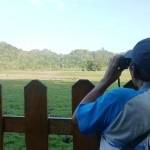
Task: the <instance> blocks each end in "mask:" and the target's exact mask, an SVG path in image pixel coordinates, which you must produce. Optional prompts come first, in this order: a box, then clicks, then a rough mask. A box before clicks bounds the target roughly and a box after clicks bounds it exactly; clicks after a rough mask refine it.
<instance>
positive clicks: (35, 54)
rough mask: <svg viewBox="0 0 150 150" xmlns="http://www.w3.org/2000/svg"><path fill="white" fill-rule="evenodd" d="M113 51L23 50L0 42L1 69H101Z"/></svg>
mask: <svg viewBox="0 0 150 150" xmlns="http://www.w3.org/2000/svg"><path fill="white" fill-rule="evenodd" d="M112 56H113V53H111V52H109V51H106V50H105V49H101V50H97V51H92V52H91V51H88V50H86V49H77V50H73V51H72V52H71V53H69V54H57V53H54V52H52V51H51V50H49V49H43V50H38V49H34V50H31V51H23V50H22V49H18V48H16V47H14V46H12V45H10V44H8V43H5V42H0V70H93V71H95V70H101V68H102V67H104V66H106V65H107V63H108V60H109V59H110V57H112Z"/></svg>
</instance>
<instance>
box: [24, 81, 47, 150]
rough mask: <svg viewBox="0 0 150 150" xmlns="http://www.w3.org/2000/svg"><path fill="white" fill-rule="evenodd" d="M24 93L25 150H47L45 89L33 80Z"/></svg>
mask: <svg viewBox="0 0 150 150" xmlns="http://www.w3.org/2000/svg"><path fill="white" fill-rule="evenodd" d="M24 93H25V118H26V146H27V150H48V117H47V89H46V87H45V86H44V85H43V84H41V83H40V82H39V81H36V80H34V81H31V82H30V83H29V84H28V85H27V86H26V87H25V91H24Z"/></svg>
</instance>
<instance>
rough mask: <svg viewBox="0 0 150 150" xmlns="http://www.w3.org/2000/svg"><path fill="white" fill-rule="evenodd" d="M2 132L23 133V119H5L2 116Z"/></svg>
mask: <svg viewBox="0 0 150 150" xmlns="http://www.w3.org/2000/svg"><path fill="white" fill-rule="evenodd" d="M3 119H4V121H3V122H4V126H3V127H4V132H25V118H24V117H7V116H4V117H3Z"/></svg>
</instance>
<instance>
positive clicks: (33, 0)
mask: <svg viewBox="0 0 150 150" xmlns="http://www.w3.org/2000/svg"><path fill="white" fill-rule="evenodd" d="M31 2H32V4H33V5H34V6H39V5H40V4H41V2H42V0H31Z"/></svg>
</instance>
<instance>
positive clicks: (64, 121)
mask: <svg viewBox="0 0 150 150" xmlns="http://www.w3.org/2000/svg"><path fill="white" fill-rule="evenodd" d="M3 119H4V121H3V123H4V126H3V127H4V132H17V133H18V132H22V133H24V132H25V130H26V127H25V118H24V117H16V116H14V117H8V116H4V117H3ZM48 122H49V126H48V130H49V134H64V135H72V120H71V118H59V117H49V118H48Z"/></svg>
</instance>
